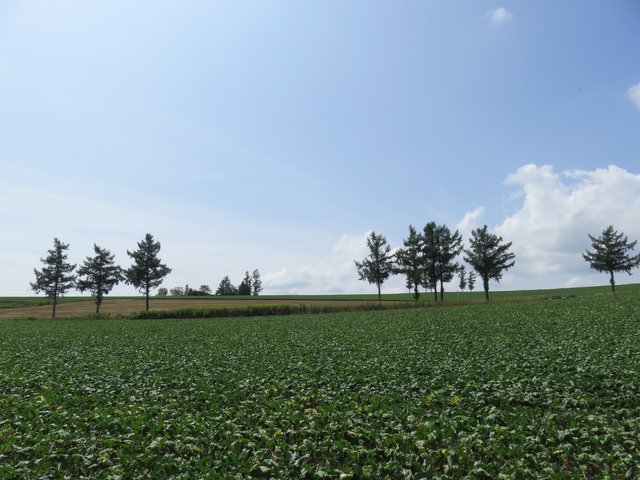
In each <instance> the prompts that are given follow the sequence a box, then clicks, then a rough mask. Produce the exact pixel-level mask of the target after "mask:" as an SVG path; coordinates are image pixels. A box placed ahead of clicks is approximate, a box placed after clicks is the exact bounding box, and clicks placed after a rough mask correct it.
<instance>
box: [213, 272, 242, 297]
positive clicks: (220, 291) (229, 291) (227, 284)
mask: <svg viewBox="0 0 640 480" xmlns="http://www.w3.org/2000/svg"><path fill="white" fill-rule="evenodd" d="M216 295H238V289H237V288H236V286H235V285H234V284H233V283H231V280H230V279H229V276H228V275H225V276H224V278H223V279H222V280H221V281H220V285H218V288H217V289H216Z"/></svg>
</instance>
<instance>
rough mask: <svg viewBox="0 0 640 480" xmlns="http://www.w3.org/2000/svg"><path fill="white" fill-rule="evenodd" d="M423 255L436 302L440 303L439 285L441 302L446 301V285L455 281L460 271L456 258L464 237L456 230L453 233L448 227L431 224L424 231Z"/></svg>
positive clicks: (427, 276)
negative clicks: (455, 275)
mask: <svg viewBox="0 0 640 480" xmlns="http://www.w3.org/2000/svg"><path fill="white" fill-rule="evenodd" d="M423 239H424V241H423V254H424V267H425V271H426V278H427V279H428V281H429V284H430V285H431V286H433V289H434V296H435V300H436V301H438V291H437V290H438V284H440V301H442V300H444V284H445V283H447V282H450V281H451V280H453V276H454V274H455V273H456V272H457V271H458V267H459V265H458V263H457V262H455V258H456V257H457V256H458V255H459V254H460V252H461V251H462V237H461V236H460V233H459V232H458V231H457V230H456V231H455V232H453V233H451V230H449V227H447V226H446V225H436V223H435V222H429V223H428V224H427V225H426V226H425V227H424V231H423Z"/></svg>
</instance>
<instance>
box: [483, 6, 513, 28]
mask: <svg viewBox="0 0 640 480" xmlns="http://www.w3.org/2000/svg"><path fill="white" fill-rule="evenodd" d="M484 17H485V18H486V19H488V20H489V25H491V26H492V27H497V26H500V25H502V24H504V23H507V22H508V21H509V20H511V18H512V17H513V15H511V12H509V10H507V9H506V8H504V7H498V8H494V9H493V10H489V11H488V12H487V13H485V14H484Z"/></svg>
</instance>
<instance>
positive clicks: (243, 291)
mask: <svg viewBox="0 0 640 480" xmlns="http://www.w3.org/2000/svg"><path fill="white" fill-rule="evenodd" d="M261 291H262V280H260V272H259V271H258V270H257V269H256V270H254V271H253V273H252V274H251V275H249V271H248V270H247V271H246V272H244V278H243V279H242V281H241V282H240V285H238V286H237V287H236V286H235V285H234V284H233V283H231V280H230V279H229V276H228V275H225V276H224V278H223V279H222V280H221V281H220V284H219V285H218V288H217V289H216V295H258V294H259V293H260V292H261Z"/></svg>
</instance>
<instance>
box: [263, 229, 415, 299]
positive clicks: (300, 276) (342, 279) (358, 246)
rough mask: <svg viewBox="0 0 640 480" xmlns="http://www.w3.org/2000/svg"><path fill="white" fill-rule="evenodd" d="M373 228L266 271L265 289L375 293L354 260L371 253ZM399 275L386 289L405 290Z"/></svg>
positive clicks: (279, 291)
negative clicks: (360, 278) (360, 275)
mask: <svg viewBox="0 0 640 480" xmlns="http://www.w3.org/2000/svg"><path fill="white" fill-rule="evenodd" d="M369 233H370V231H367V232H363V233H359V234H351V233H347V234H344V235H342V236H341V237H340V238H338V239H337V240H336V241H335V243H334V244H333V245H325V246H324V247H321V246H319V248H324V250H319V251H317V252H316V254H317V257H316V258H313V257H311V256H309V255H307V257H306V259H305V260H304V261H302V262H295V261H290V260H289V261H287V266H286V267H282V268H280V269H278V270H275V271H269V272H266V273H265V274H264V275H263V284H264V285H265V289H264V293H267V294H268V293H273V294H276V293H285V294H320V295H321V294H340V293H373V290H372V286H371V285H369V284H368V283H367V282H363V281H360V280H358V275H357V273H356V267H355V265H354V263H353V261H354V260H357V259H362V258H364V257H366V256H367V254H368V253H369V251H368V249H367V237H368V236H369ZM402 282H403V281H402V279H400V278H399V277H397V278H391V279H389V280H388V281H387V282H385V285H384V287H383V290H384V292H385V293H395V292H404V291H405V288H404V286H403V283H402Z"/></svg>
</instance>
